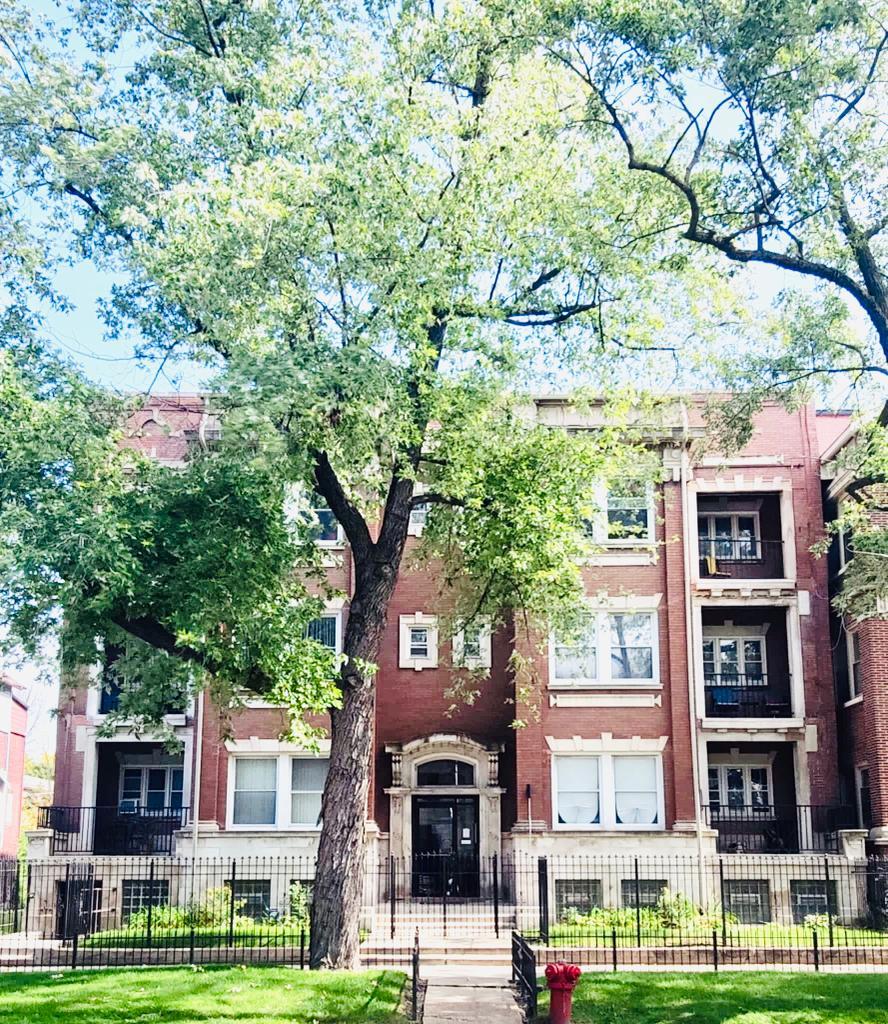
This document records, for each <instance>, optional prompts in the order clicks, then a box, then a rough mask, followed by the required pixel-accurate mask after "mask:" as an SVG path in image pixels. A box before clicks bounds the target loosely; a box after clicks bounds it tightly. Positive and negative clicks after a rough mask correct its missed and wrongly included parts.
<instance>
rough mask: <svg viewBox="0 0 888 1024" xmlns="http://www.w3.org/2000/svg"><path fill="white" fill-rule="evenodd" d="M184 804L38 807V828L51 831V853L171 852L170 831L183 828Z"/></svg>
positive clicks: (185, 810) (186, 815)
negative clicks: (133, 806)
mask: <svg viewBox="0 0 888 1024" xmlns="http://www.w3.org/2000/svg"><path fill="white" fill-rule="evenodd" d="M187 817H188V808H187V807H157V808H150V809H148V808H138V809H135V810H131V811H130V810H127V811H122V810H121V809H120V807H119V806H113V807H59V806H54V807H41V808H40V811H39V815H38V819H37V825H38V828H47V829H51V830H52V839H51V841H50V853H52V854H68V853H93V854H96V855H112V856H133V855H135V856H139V855H148V854H151V855H162V854H171V853H172V852H173V834H174V833H175V832H176V831H178V830H179V829H181V828H183V827H184V825H185V822H186V820H187Z"/></svg>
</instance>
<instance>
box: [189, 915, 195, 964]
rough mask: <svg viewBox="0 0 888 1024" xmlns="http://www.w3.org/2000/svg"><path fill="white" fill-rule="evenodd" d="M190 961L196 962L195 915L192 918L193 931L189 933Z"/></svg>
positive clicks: (191, 962)
mask: <svg viewBox="0 0 888 1024" xmlns="http://www.w3.org/2000/svg"><path fill="white" fill-rule="evenodd" d="M188 963H190V964H193V963H194V916H193V915H192V918H191V931H190V933H189V935H188Z"/></svg>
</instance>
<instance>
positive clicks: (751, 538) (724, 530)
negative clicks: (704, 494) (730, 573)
mask: <svg viewBox="0 0 888 1024" xmlns="http://www.w3.org/2000/svg"><path fill="white" fill-rule="evenodd" d="M697 526H698V530H699V535H700V557H701V558H714V559H716V560H717V561H723V562H757V561H759V560H760V559H761V557H762V546H761V533H760V531H759V517H758V512H718V513H711V514H702V515H700V516H698V517H697Z"/></svg>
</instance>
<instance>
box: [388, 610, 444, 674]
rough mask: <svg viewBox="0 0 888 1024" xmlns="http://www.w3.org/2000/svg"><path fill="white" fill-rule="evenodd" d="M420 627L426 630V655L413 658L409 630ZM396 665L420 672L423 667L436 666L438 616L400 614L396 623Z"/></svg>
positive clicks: (420, 613)
mask: <svg viewBox="0 0 888 1024" xmlns="http://www.w3.org/2000/svg"><path fill="white" fill-rule="evenodd" d="M412 627H421V628H423V629H426V630H428V650H427V654H426V657H424V658H415V657H413V656H412V655H411V653H410V630H411V628H412ZM398 667H399V668H409V669H413V670H414V671H415V672H421V671H422V670H423V669H428V668H437V667H438V616H437V615H426V614H425V613H423V612H414V613H413V614H412V615H402V616H400V618H399V625H398Z"/></svg>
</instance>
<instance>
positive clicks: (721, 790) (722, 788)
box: [706, 761, 774, 820]
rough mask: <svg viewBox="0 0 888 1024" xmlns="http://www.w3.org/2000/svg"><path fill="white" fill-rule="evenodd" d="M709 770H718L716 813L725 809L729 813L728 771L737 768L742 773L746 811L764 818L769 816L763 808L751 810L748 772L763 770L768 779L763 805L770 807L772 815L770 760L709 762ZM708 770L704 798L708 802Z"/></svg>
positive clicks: (772, 789) (772, 786)
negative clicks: (766, 793) (766, 799)
mask: <svg viewBox="0 0 888 1024" xmlns="http://www.w3.org/2000/svg"><path fill="white" fill-rule="evenodd" d="M708 767H709V771H712V770H715V771H717V772H718V802H719V810H718V812H717V813H719V814H720V813H721V812H722V811H727V812H728V814H730V812H731V810H732V808H731V807H730V806H729V804H728V772H729V771H733V770H735V769H736V770H737V771H740V772H742V773H743V806H744V808H746V809H747V813H749V814H754V815H755V816H756V818H759V817H761V818H763V819H766V820H767V818H768V817H769V815H768V812H767V811H765V810H762V811H755V810H753V800H752V779H751V777H750V772H751V771H754V770H763V771H764V772H765V774H766V776H767V779H768V803H767V804H766V805H765V806H766V807H768V808H771V815H772V816H773V813H774V812H773V808H774V772H773V769H772V766H771V764H770V762H767V763H764V762H762V763H759V762H756V763H753V762H751V761H746V762H742V763H741V762H730V763H728V762H721V761H719V762H717V763H716V764H712V763H711V762H710V764H709V766H708ZM709 771H707V773H706V800H707V803H708V802H709V798H710V792H711V791H710V788H709Z"/></svg>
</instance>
